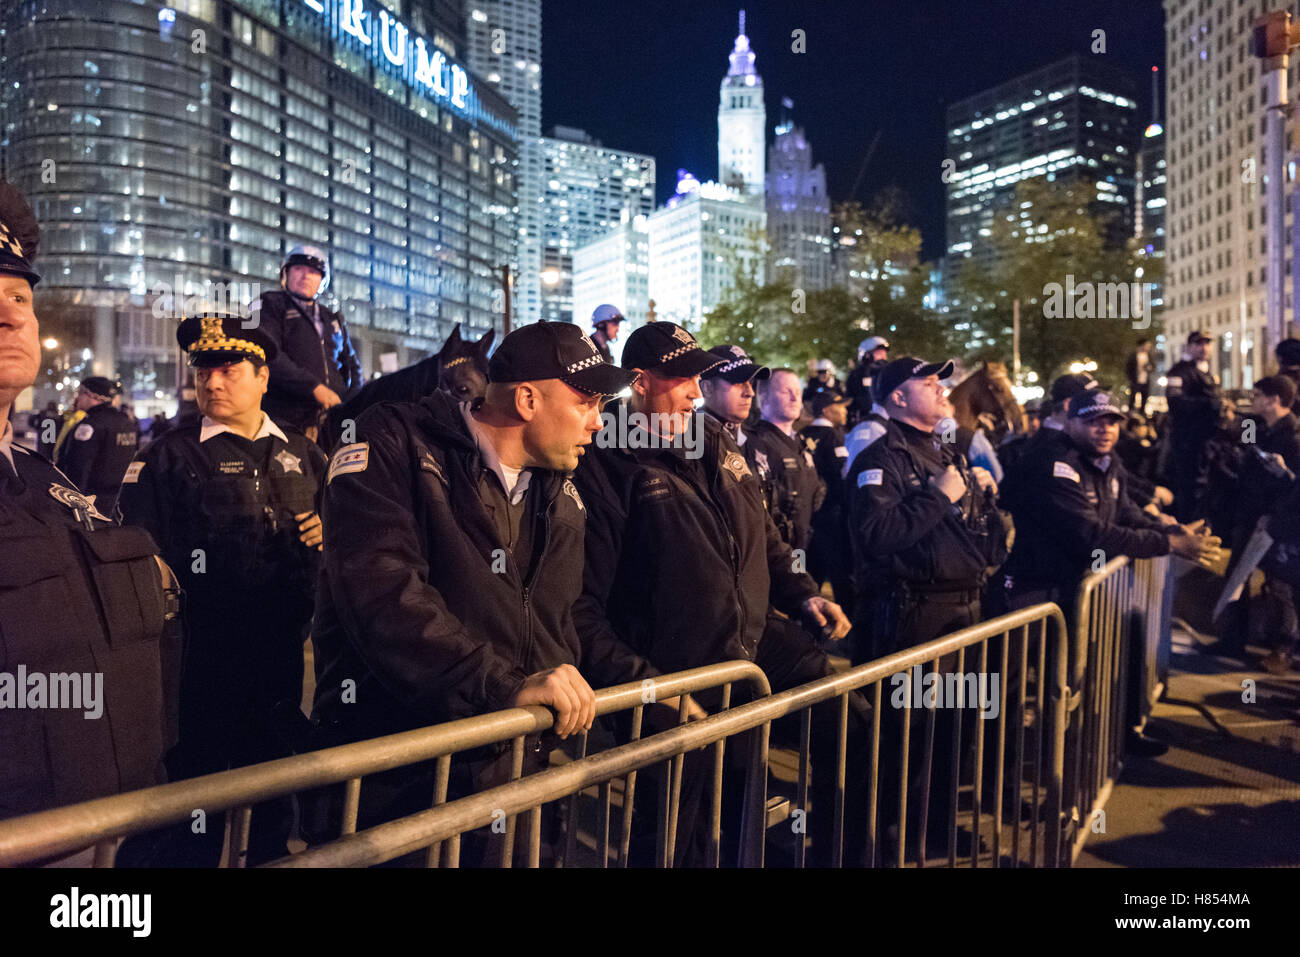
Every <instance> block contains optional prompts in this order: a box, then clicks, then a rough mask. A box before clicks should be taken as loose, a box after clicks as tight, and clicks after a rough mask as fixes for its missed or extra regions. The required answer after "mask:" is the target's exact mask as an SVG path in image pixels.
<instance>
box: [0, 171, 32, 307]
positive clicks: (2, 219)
mask: <svg viewBox="0 0 1300 957" xmlns="http://www.w3.org/2000/svg"><path fill="white" fill-rule="evenodd" d="M40 244H41V230H40V227H39V226H38V225H37V223H36V217H35V216H33V215H32V208H31V206H30V205H29V204H28V202H27V198H26V197H25V196H23V194H22V193H20V192H18V190H17V189H15V188H14V187H13V186H11V185H10V184H9V183H8V182H6V181H5V180H2V179H0V273H9V274H12V275H15V276H21V277H22V278H24V279H26V280H27V281H28V282H29V283H30V284H31V285H33V286H35V285H36V284H37V283H38V282H40V281H41V277H40V275H39V274H38V273H37V272H36V270H35V269H33V268H32V260H33V259H35V258H36V249H37V247H38V246H40Z"/></svg>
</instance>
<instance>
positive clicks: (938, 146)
mask: <svg viewBox="0 0 1300 957" xmlns="http://www.w3.org/2000/svg"><path fill="white" fill-rule="evenodd" d="M739 9H740V3H739V2H736V3H724V2H719V0H694V2H688V0H543V25H542V26H543V30H542V126H543V132H548V131H549V129H550V127H551V126H552V125H554V124H556V123H559V124H562V125H566V126H576V127H579V128H582V129H585V130H587V132H589V133H591V134H592V135H593V136H595V137H596V138H597V139H599V140H601V141H602V142H603V143H604V144H605V145H606V146H610V147H615V148H619V149H629V150H635V151H637V152H642V153H649V154H651V155H652V156H654V157H655V159H656V166H657V173H658V199H659V202H661V203H662V202H663V200H665V199H666V198H667V197H668V195H670V194H671V192H672V191H673V189H674V187H675V184H676V179H677V176H676V173H677V169H678V167H684V168H686V169H689V170H691V172H693V173H695V174H696V175H697V176H699V177H700V179H712V178H714V177H715V176H716V175H717V162H718V160H717V135H718V134H717V111H718V84H719V83H720V82H721V80H722V77H723V75H724V74H725V73H726V69H727V54H728V53H729V52H730V51H731V44H732V41H733V39H734V38H735V35H736V26H737V12H738V11H739ZM745 10H746V12H747V16H748V20H747V25H746V26H747V29H746V32H747V33H748V35H749V38H750V43H751V46H752V47H753V49H754V52H755V53H756V54H757V63H756V67H757V70H758V72H759V74H760V75H761V76H762V78H763V83H764V88H765V95H766V103H767V124H768V142H769V143H770V142H771V139H772V129H773V127H774V126H775V125H776V123H777V122H778V120H779V118H780V110H781V98H782V97H789V98H790V99H792V100H793V101H794V112H793V116H794V120H795V123H796V125H799V126H802V127H803V128H804V130H805V131H806V133H807V135H808V139H809V141H810V143H811V144H812V148H813V155H814V160H815V161H816V162H820V163H824V164H825V166H826V176H827V187H828V189H829V191H830V195H831V199H832V200H833V201H835V202H840V201H843V200H845V199H849V198H850V196H849V193H850V191H851V190H852V188H853V184H854V181H855V180H856V179H857V178H858V173H859V169H860V168H861V166H862V162H863V159H864V158H865V156H866V153H867V149H868V147H869V145H870V143H871V141H872V138H873V137H874V136H875V134H876V132H877V131H879V132H880V140H879V143H878V145H877V147H876V150H875V152H874V154H873V156H872V158H871V162H870V165H869V166H868V167H867V169H866V172H865V174H864V175H863V176H862V180H861V185H860V186H859V188H858V190H857V192H856V193H855V194H854V196H853V197H852V198H856V199H860V200H862V201H864V202H865V201H866V200H868V199H870V197H871V196H872V194H873V193H875V192H876V191H877V190H878V189H880V188H881V187H882V186H886V185H891V184H892V185H897V186H899V187H901V188H902V189H904V190H905V191H906V192H907V194H908V196H909V198H910V200H911V205H912V212H911V216H910V219H911V221H912V222H913V223H914V224H915V225H917V226H920V227H921V230H922V234H923V237H924V243H925V246H924V253H925V257H926V258H927V259H932V258H935V257H937V256H939V255H942V253H943V249H944V196H943V183H942V181H941V179H940V170H941V163H942V161H943V158H944V110H945V108H946V106H947V105H948V104H949V103H952V102H955V101H957V100H961V99H963V98H965V97H967V96H970V95H971V94H973V93H977V92H979V91H980V90H983V89H986V88H988V87H990V86H994V85H996V84H998V83H1000V82H1002V81H1004V80H1007V79H1010V78H1012V77H1014V76H1017V75H1019V74H1021V73H1025V72H1028V71H1029V70H1032V69H1035V68H1036V67H1039V66H1042V65H1044V64H1046V63H1050V62H1051V61H1053V60H1055V59H1059V58H1060V57H1063V56H1066V55H1068V54H1071V53H1076V52H1078V53H1084V54H1087V55H1090V56H1091V55H1093V54H1091V53H1090V48H1091V45H1092V31H1093V30H1096V29H1102V30H1105V31H1106V53H1105V54H1104V56H1105V58H1106V60H1107V62H1109V63H1110V64H1111V65H1112V66H1116V67H1118V68H1122V69H1125V70H1128V71H1130V72H1132V73H1133V75H1134V76H1135V78H1136V79H1137V80H1138V84H1139V88H1140V90H1141V94H1142V97H1141V106H1140V107H1139V117H1138V120H1139V124H1140V126H1139V128H1141V127H1145V125H1146V124H1147V123H1148V122H1149V119H1150V113H1151V106H1150V97H1151V94H1150V86H1151V80H1150V69H1151V66H1152V65H1153V64H1157V65H1159V66H1160V67H1161V69H1162V70H1163V68H1164V59H1165V53H1164V51H1165V42H1164V12H1163V10H1162V7H1161V3H1160V2H1159V0H1084V2H1072V0H1003V2H991V0H984V2H959V0H888V2H881V0H802V2H792V0H745ZM796 28H798V29H802V30H804V31H805V33H806V36H807V41H806V46H807V52H805V53H803V54H796V53H793V52H792V51H791V43H792V41H791V36H790V35H791V31H793V30H795V29H796ZM1162 100H1163V94H1162ZM1162 111H1163V103H1162Z"/></svg>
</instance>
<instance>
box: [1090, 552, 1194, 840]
mask: <svg viewBox="0 0 1300 957" xmlns="http://www.w3.org/2000/svg"><path fill="white" fill-rule="evenodd" d="M1169 565H1170V558H1169V556H1168V555H1165V556H1162V557H1160V558H1145V559H1138V560H1136V561H1134V560H1130V559H1129V558H1127V557H1123V556H1121V557H1119V558H1115V559H1112V560H1111V561H1109V562H1107V563H1106V564H1105V565H1104V566H1103V567H1102V568H1101V569H1100V570H1099V571H1096V572H1094V573H1092V574H1090V575H1088V576H1087V577H1086V578H1084V580H1083V582H1082V583H1081V584H1080V586H1079V592H1078V598H1077V600H1076V602H1075V615H1076V618H1077V620H1076V622H1075V623H1074V646H1073V653H1072V655H1071V667H1070V672H1071V673H1070V685H1071V687H1073V688H1076V689H1078V691H1079V696H1078V698H1077V699H1075V700H1073V701H1072V702H1071V708H1070V720H1069V727H1068V743H1067V746H1068V748H1069V752H1070V754H1071V756H1072V757H1073V762H1072V765H1071V766H1070V767H1068V768H1067V781H1066V793H1067V794H1071V795H1073V805H1074V807H1073V810H1072V817H1074V818H1075V823H1076V824H1077V825H1078V827H1077V832H1076V834H1075V836H1074V840H1073V846H1072V849H1071V860H1073V859H1075V858H1077V857H1078V855H1079V852H1080V851H1082V850H1083V845H1084V843H1085V842H1086V841H1087V838H1088V834H1089V833H1090V832H1091V831H1092V823H1093V821H1094V820H1095V819H1096V817H1097V814H1098V812H1099V811H1101V810H1102V809H1103V808H1104V806H1105V804H1106V801H1107V800H1108V799H1109V797H1110V791H1111V788H1112V787H1113V786H1114V783H1115V781H1116V779H1117V778H1118V777H1119V773H1120V769H1121V768H1122V766H1123V755H1124V739H1125V735H1126V734H1127V732H1128V731H1129V729H1130V726H1132V725H1135V724H1140V723H1141V722H1142V721H1144V720H1145V718H1146V716H1147V715H1148V714H1149V713H1150V709H1151V707H1152V705H1153V704H1154V702H1155V699H1156V698H1157V697H1159V693H1160V689H1161V687H1162V683H1163V676H1162V675H1161V674H1160V667H1161V666H1160V662H1161V660H1162V657H1163V655H1162V649H1163V648H1164V647H1165V646H1166V645H1167V644H1168V640H1169V624H1170V609H1171V598H1172V594H1171V591H1172V590H1171V585H1172V580H1171V578H1170V575H1169ZM1134 665H1137V666H1138V667H1140V668H1141V673H1140V674H1138V675H1132V674H1131V673H1130V671H1131V669H1132V668H1133V667H1134ZM1134 695H1136V696H1137V700H1136V701H1134V700H1131V699H1132V697H1133V696H1134ZM1085 815H1086V816H1085Z"/></svg>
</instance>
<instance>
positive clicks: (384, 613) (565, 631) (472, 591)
mask: <svg viewBox="0 0 1300 957" xmlns="http://www.w3.org/2000/svg"><path fill="white" fill-rule="evenodd" d="M484 468H485V466H484V463H483V460H482V457H481V456H480V454H479V451H478V446H477V444H476V443H475V441H474V439H473V438H472V437H471V435H470V433H469V431H468V429H467V427H466V425H465V422H464V419H463V417H462V414H461V411H460V408H459V407H458V405H457V404H456V402H455V401H454V400H453V399H452V398H451V397H450V396H448V395H446V394H445V393H434V394H433V395H431V396H429V397H427V398H425V399H423V400H422V401H420V402H419V403H409V404H408V403H381V404H379V405H376V406H372V407H371V408H370V409H368V410H367V411H366V412H364V413H363V414H362V415H361V416H360V417H359V418H358V419H357V441H356V442H355V443H353V444H351V445H345V446H342V447H341V448H339V449H338V451H336V452H335V453H334V457H333V459H332V460H331V463H330V467H329V472H328V473H327V479H326V486H325V497H324V499H325V504H324V512H323V516H322V517H323V521H324V525H325V560H324V572H323V574H322V575H321V581H320V586H319V590H318V594H317V601H316V617H315V621H314V624H313V629H312V641H313V643H314V645H315V648H316V660H317V675H318V685H317V691H316V707H315V713H314V715H313V717H314V718H315V719H317V720H319V721H321V722H322V723H326V724H332V725H333V726H334V727H335V728H337V729H339V731H340V732H341V733H340V734H338V735H337V737H338V739H342V740H347V739H352V740H356V739H358V738H361V737H372V736H374V735H376V734H386V733H393V732H396V731H400V730H406V729H410V728H418V727H423V726H425V725H429V724H435V723H437V722H441V721H449V720H452V719H455V718H465V717H470V716H472V715H476V714H482V713H485V712H489V711H495V710H499V709H501V708H505V707H507V706H508V705H509V703H510V700H511V699H512V698H513V697H514V695H515V693H516V692H517V691H518V690H519V688H520V686H521V685H522V684H523V683H524V680H525V679H526V678H527V677H528V676H529V675H531V674H534V673H536V672H538V671H544V670H546V669H548V668H554V667H558V666H559V665H562V664H570V665H574V666H576V667H577V668H578V669H579V670H580V671H582V673H583V676H584V677H585V678H586V679H587V680H588V682H589V683H590V684H591V685H592V686H593V687H596V688H600V687H604V686H606V685H609V684H618V683H621V682H624V681H632V680H636V679H639V678H643V677H647V676H649V675H650V674H652V673H653V671H652V670H650V669H648V668H647V667H646V666H645V663H644V662H641V661H639V660H638V659H636V657H635V656H633V655H631V654H629V653H627V651H626V649H624V648H623V647H622V646H616V647H613V648H611V647H610V646H609V643H608V642H601V641H599V640H597V641H595V642H593V643H591V644H589V645H587V644H580V643H579V639H578V632H577V630H576V629H575V628H574V611H573V606H574V602H575V601H576V600H577V598H578V596H579V593H580V592H581V589H582V575H583V536H584V532H585V529H586V522H587V508H586V505H585V504H584V502H583V499H582V497H580V496H579V495H578V492H577V490H576V489H575V488H574V486H573V483H572V482H571V481H570V480H569V479H568V478H567V477H566V476H564V475H561V474H559V473H556V472H550V471H546V470H542V469H534V470H533V472H532V477H531V479H530V482H529V488H528V492H527V496H526V498H525V502H526V503H528V504H529V513H530V514H531V521H532V523H533V524H532V539H533V549H532V555H533V558H532V560H531V562H530V563H529V570H528V572H527V574H526V575H524V574H521V573H520V569H519V565H520V562H519V561H517V560H516V558H515V556H513V555H512V554H511V552H510V550H509V548H508V547H507V542H505V541H504V540H503V539H502V536H501V534H500V533H499V531H498V527H497V524H496V522H495V521H494V518H493V516H492V515H491V514H490V513H489V510H488V507H487V506H486V505H485V503H484V501H483V499H482V498H481V497H480V493H479V481H480V478H481V475H482V472H483V469H484ZM354 702H355V703H354Z"/></svg>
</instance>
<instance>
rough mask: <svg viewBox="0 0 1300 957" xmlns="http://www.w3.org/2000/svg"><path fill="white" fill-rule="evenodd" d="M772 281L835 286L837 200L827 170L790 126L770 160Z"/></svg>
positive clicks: (782, 128)
mask: <svg viewBox="0 0 1300 957" xmlns="http://www.w3.org/2000/svg"><path fill="white" fill-rule="evenodd" d="M767 241H768V250H769V251H768V278H769V279H771V280H780V281H783V282H788V283H790V284H791V285H793V286H795V287H797V288H799V289H803V290H805V291H807V290H813V289H825V288H827V287H828V286H830V284H831V201H830V197H829V196H827V195H826V169H825V167H823V166H822V164H820V163H818V164H817V165H816V166H814V165H813V161H812V147H811V146H809V145H808V140H807V138H806V137H805V136H804V132H803V130H802V129H800V128H798V127H796V126H794V125H793V124H792V123H790V122H789V121H783V122H782V123H781V125H779V126H778V127H777V128H776V140H775V142H774V143H773V144H772V147H771V149H770V151H769V152H768V161H767Z"/></svg>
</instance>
